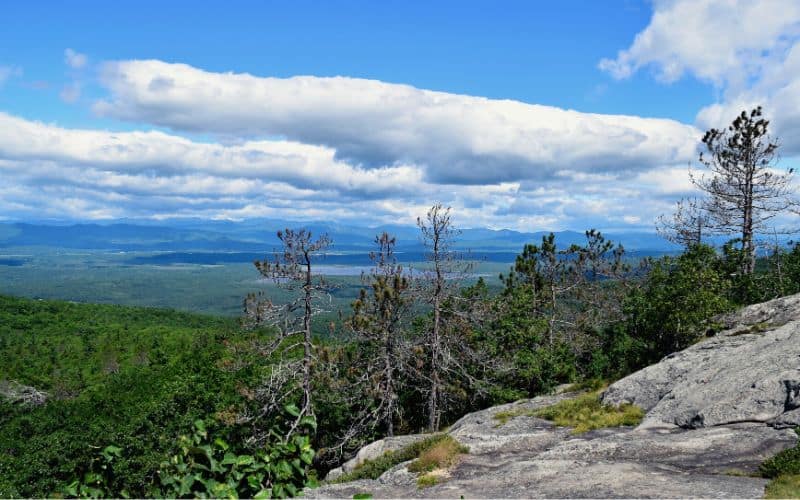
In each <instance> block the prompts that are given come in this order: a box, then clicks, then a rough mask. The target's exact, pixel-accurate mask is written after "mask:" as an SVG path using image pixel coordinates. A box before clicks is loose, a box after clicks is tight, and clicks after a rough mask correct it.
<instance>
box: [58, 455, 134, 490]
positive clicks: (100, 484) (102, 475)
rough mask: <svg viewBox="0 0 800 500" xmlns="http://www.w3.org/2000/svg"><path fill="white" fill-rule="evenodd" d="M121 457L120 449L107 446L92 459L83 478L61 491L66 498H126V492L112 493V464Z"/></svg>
mask: <svg viewBox="0 0 800 500" xmlns="http://www.w3.org/2000/svg"><path fill="white" fill-rule="evenodd" d="M120 457H122V448H119V447H117V446H114V445H109V446H106V447H105V448H103V451H101V452H100V455H99V456H97V457H95V458H94V459H92V462H91V463H90V465H89V470H88V471H86V472H85V473H84V474H83V477H81V478H80V479H76V480H74V481H73V482H71V483H70V484H69V485H68V486H67V487H66V488H65V489H64V491H63V493H64V496H66V497H76V498H109V497H122V498H128V497H130V494H129V493H128V491H127V490H122V491H114V488H113V481H114V462H115V461H117V460H119V458H120Z"/></svg>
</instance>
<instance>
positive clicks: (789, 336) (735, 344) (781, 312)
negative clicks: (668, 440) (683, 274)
mask: <svg viewBox="0 0 800 500" xmlns="http://www.w3.org/2000/svg"><path fill="white" fill-rule="evenodd" d="M721 320H722V322H723V324H724V325H725V326H726V327H727V329H726V330H724V331H722V332H721V333H719V334H717V335H716V336H715V337H712V338H710V339H707V340H705V341H703V342H699V343H697V344H695V345H693V346H691V347H689V348H688V349H685V350H683V351H680V352H677V353H674V354H672V355H670V356H668V357H667V358H665V359H664V360H662V361H661V362H660V363H657V364H655V365H652V366H649V367H647V368H645V369H643V370H640V371H638V372H636V373H634V374H632V375H630V376H628V377H626V378H624V379H622V380H620V381H618V382H617V383H615V384H613V385H612V386H611V387H609V388H608V390H607V391H606V393H605V395H604V396H603V400H604V402H607V403H611V404H619V403H623V402H629V403H633V404H635V405H638V406H640V407H641V408H642V409H644V410H645V411H647V418H646V419H645V422H643V425H645V426H647V425H660V424H664V423H666V424H674V425H677V426H679V427H683V428H702V427H712V426H717V425H725V424H731V423H737V422H764V423H769V424H773V425H776V426H783V427H791V426H794V425H797V422H798V418H800V415H798V412H797V411H796V410H797V409H798V408H800V295H793V296H790V297H784V298H781V299H776V300H772V301H769V302H765V303H763V304H756V305H752V306H748V307H745V308H743V309H742V310H740V311H738V312H737V313H734V314H731V315H728V316H726V317H723V318H722V319H721Z"/></svg>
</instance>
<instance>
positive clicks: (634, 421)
mask: <svg viewBox="0 0 800 500" xmlns="http://www.w3.org/2000/svg"><path fill="white" fill-rule="evenodd" d="M520 416H527V417H539V418H543V419H545V420H550V421H552V422H553V423H555V424H556V425H558V426H562V427H573V431H572V432H573V433H574V434H583V433H584V432H588V431H591V430H594V429H602V428H605V427H620V426H623V425H638V424H639V422H641V421H642V418H643V417H644V412H643V411H642V409H641V408H639V407H638V406H634V405H629V404H623V405H620V406H619V407H616V406H612V405H604V404H602V403H601V402H600V390H596V391H594V392H590V393H587V394H582V395H580V396H578V397H575V398H572V399H565V400H563V401H559V402H558V403H556V404H554V405H551V406H548V407H546V408H540V409H538V410H532V409H527V408H520V409H517V410H509V411H505V412H499V413H496V414H495V415H494V417H493V418H494V419H495V420H498V421H499V422H500V423H499V425H503V424H505V423H506V422H508V421H509V420H511V419H512V418H514V417H520Z"/></svg>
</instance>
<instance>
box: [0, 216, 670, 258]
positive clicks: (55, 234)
mask: <svg viewBox="0 0 800 500" xmlns="http://www.w3.org/2000/svg"><path fill="white" fill-rule="evenodd" d="M286 226H289V227H294V228H298V227H303V228H306V229H308V230H310V231H311V232H312V233H313V234H321V233H328V235H329V236H330V237H331V238H332V239H333V242H334V247H333V248H332V251H333V252H337V251H341V252H367V251H369V250H371V249H372V248H373V246H374V244H373V240H374V238H375V236H376V235H377V234H379V233H380V232H382V231H387V232H389V233H391V234H393V235H395V236H396V237H397V251H398V252H419V251H420V250H421V244H420V241H419V230H418V229H417V228H416V227H413V226H402V225H388V226H378V227H371V228H370V227H356V226H350V225H343V224H335V223H327V222H312V223H288V224H287V223H286V222H281V221H276V220H267V219H258V220H246V221H241V222H235V221H204V220H197V219H189V220H169V221H159V222H158V223H151V222H141V221H136V222H130V221H114V222H108V223H52V222H47V223H3V224H0V248H9V247H55V248H69V249H85V250H107V251H142V252H148V251H157V252H272V251H274V250H276V249H277V248H278V247H279V246H280V242H279V240H278V238H277V236H276V232H277V231H278V230H279V229H282V228H284V227H286ZM548 233H549V231H537V232H532V233H523V232H519V231H512V230H509V229H500V230H494V229H487V228H476V229H464V230H462V232H461V235H460V236H459V237H458V241H457V247H458V248H459V249H461V250H466V249H469V250H472V251H476V252H481V253H486V252H503V253H506V252H513V253H518V252H519V251H520V250H521V249H522V247H523V245H524V244H525V243H538V242H540V241H541V239H542V236H544V235H546V234H548ZM555 234H556V242H557V243H558V244H559V246H565V247H566V246H569V245H571V244H573V243H576V244H582V243H584V242H585V241H586V239H585V236H584V234H583V233H581V232H576V231H558V232H556V233H555ZM605 236H606V237H607V238H608V239H610V240H612V241H615V242H621V243H622V244H623V245H624V246H625V248H626V249H627V250H629V251H634V252H636V253H669V252H675V251H677V250H679V248H678V247H676V246H675V245H672V244H671V243H669V242H667V241H665V240H664V239H662V238H660V237H659V236H658V235H656V234H655V233H644V232H625V233H618V234H607V235H605Z"/></svg>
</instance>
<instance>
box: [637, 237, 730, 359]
mask: <svg viewBox="0 0 800 500" xmlns="http://www.w3.org/2000/svg"><path fill="white" fill-rule="evenodd" d="M730 288H731V283H730V280H729V279H728V276H727V275H726V274H725V272H724V269H723V268H722V267H721V262H720V259H719V258H718V257H717V254H716V252H715V251H714V249H713V248H711V247H709V246H706V245H695V246H694V247H692V248H691V249H689V250H687V251H686V253H684V254H682V255H681V256H679V257H677V258H672V257H664V258H662V259H660V260H658V261H655V262H654V263H653V266H652V268H651V269H650V272H649V274H648V275H647V278H646V279H645V282H644V285H643V287H642V288H641V289H640V290H637V291H635V292H633V293H632V294H631V295H630V296H629V297H628V298H627V300H626V304H625V306H626V307H625V309H626V313H627V316H628V321H627V324H628V331H629V332H630V334H631V336H632V337H633V338H635V339H639V340H641V341H642V342H644V343H645V346H646V347H645V350H646V355H645V359H643V361H644V362H645V363H650V362H654V361H657V360H659V359H661V358H662V357H663V356H665V355H667V354H670V353H672V352H675V351H679V350H681V349H684V348H686V347H688V346H690V345H691V344H693V343H694V342H696V341H697V340H698V339H700V338H701V337H702V336H703V335H704V334H705V332H706V330H707V329H708V328H709V327H710V326H711V324H710V320H711V318H712V317H713V316H715V315H717V314H720V313H723V312H726V311H728V310H730V309H731V308H732V307H733V303H732V302H731V301H730V300H729V299H728V294H729V292H730Z"/></svg>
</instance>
